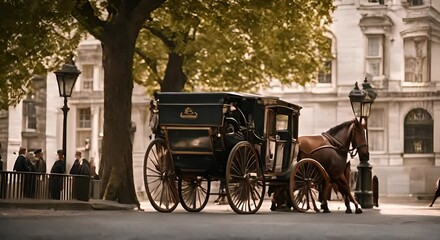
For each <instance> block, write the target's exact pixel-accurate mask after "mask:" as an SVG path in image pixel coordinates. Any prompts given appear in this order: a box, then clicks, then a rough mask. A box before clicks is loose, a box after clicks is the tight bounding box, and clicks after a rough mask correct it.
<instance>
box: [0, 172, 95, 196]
mask: <svg viewBox="0 0 440 240" xmlns="http://www.w3.org/2000/svg"><path fill="white" fill-rule="evenodd" d="M90 189H91V180H90V176H83V175H72V174H53V173H51V174H46V173H36V172H15V171H14V172H10V171H0V199H59V200H72V199H77V200H82V201H88V200H89V198H90V194H91V191H90Z"/></svg>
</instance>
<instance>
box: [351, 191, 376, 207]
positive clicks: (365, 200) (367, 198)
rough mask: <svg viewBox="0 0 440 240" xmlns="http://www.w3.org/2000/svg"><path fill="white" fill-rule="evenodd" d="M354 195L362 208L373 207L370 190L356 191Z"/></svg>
mask: <svg viewBox="0 0 440 240" xmlns="http://www.w3.org/2000/svg"><path fill="white" fill-rule="evenodd" d="M354 197H355V198H356V200H357V201H358V203H359V204H360V205H361V207H362V208H373V192H372V191H365V192H362V191H356V192H354Z"/></svg>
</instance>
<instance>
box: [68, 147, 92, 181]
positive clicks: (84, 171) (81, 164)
mask: <svg viewBox="0 0 440 240" xmlns="http://www.w3.org/2000/svg"><path fill="white" fill-rule="evenodd" d="M81 156H82V154H81V152H80V151H76V152H75V161H74V162H73V165H72V168H71V169H70V174H76V175H87V176H90V163H89V161H87V159H85V158H82V157H81Z"/></svg>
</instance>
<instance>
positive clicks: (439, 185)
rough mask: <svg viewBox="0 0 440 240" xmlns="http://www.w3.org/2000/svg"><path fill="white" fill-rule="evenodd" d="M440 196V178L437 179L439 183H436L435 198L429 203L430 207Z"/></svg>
mask: <svg viewBox="0 0 440 240" xmlns="http://www.w3.org/2000/svg"><path fill="white" fill-rule="evenodd" d="M438 197H440V178H439V179H437V183H436V185H435V194H434V199H432V203H431V204H430V205H429V206H430V207H432V204H434V202H435V200H437V198H438Z"/></svg>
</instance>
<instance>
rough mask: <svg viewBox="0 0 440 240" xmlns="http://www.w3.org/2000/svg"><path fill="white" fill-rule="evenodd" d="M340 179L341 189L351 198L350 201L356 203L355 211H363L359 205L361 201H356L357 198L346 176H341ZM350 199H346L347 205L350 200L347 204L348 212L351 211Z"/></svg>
mask: <svg viewBox="0 0 440 240" xmlns="http://www.w3.org/2000/svg"><path fill="white" fill-rule="evenodd" d="M338 180H339V181H340V183H341V184H340V186H339V189H340V191H341V193H342V194H343V195H345V196H347V197H348V198H349V199H350V201H351V202H352V203H353V204H354V207H355V208H356V211H355V213H362V209H361V208H360V207H359V203H358V202H357V201H356V199H355V198H354V197H353V195H352V194H351V191H350V187H349V185H348V183H347V180H346V179H345V177H342V178H340V179H338ZM350 201H346V206H347V202H348V206H347V210H346V212H347V211H349V206H350ZM350 211H351V209H350Z"/></svg>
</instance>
